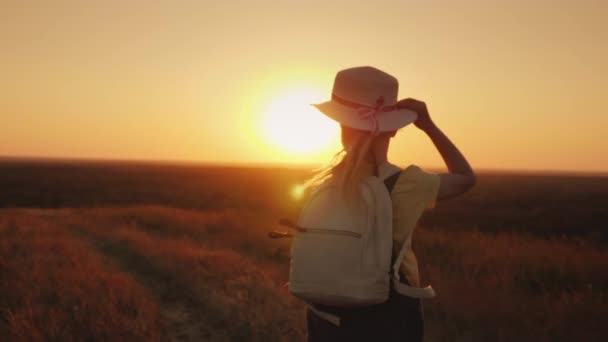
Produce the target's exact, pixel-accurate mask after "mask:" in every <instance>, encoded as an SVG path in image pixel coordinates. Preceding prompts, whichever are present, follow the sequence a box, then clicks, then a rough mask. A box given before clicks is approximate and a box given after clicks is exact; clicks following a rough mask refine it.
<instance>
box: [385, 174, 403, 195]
mask: <svg viewBox="0 0 608 342" xmlns="http://www.w3.org/2000/svg"><path fill="white" fill-rule="evenodd" d="M400 175H401V171H398V172H395V173H394V174H392V175H390V176H389V177H388V178H386V179H385V180H384V185H386V189H387V190H388V193H389V194H391V193H392V192H393V189H394V188H395V184H397V180H398V179H399V176H400Z"/></svg>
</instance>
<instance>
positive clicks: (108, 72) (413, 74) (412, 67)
mask: <svg viewBox="0 0 608 342" xmlns="http://www.w3.org/2000/svg"><path fill="white" fill-rule="evenodd" d="M26 3H27V4H26ZM531 3H532V4H531ZM606 18H608V2H606V1H600V0H598V1H591V0H587V1H545V0H538V1H521V0H514V1H481V0H478V1H471V0H469V1H467V0H465V1H448V0H445V1H424V2H423V1H403V0H402V1H366V2H362V3H361V4H358V3H357V2H355V1H281V2H280V4H279V1H239V2H237V1H225V2H219V1H214V2H211V1H209V2H207V1H114V0H110V1H97V2H93V1H38V2H34V1H3V2H2V9H1V10H0V72H1V75H2V77H0V94H1V95H0V156H44V157H87V158H119V159H161V160H202V161H211V162H239V163H249V162H256V163H260V162H262V163H263V162H271V163H317V162H321V161H323V160H325V159H326V158H327V157H328V156H329V155H330V153H331V152H332V151H333V150H336V149H337V147H338V146H337V140H336V139H333V140H332V142H330V143H327V144H325V145H324V147H323V148H321V149H318V148H317V149H316V150H313V151H308V152H302V151H294V150H293V149H291V150H284V149H283V148H281V147H280V146H278V145H277V136H278V137H279V139H280V137H282V136H281V135H280V134H279V135H277V136H274V138H273V137H269V135H273V134H274V133H277V134H278V132H277V130H278V128H277V125H279V126H280V125H282V126H280V127H281V128H283V129H284V131H285V132H287V133H288V134H287V135H286V136H287V138H286V139H291V137H292V136H294V135H295V134H296V133H297V134H299V135H300V138H301V137H302V135H303V134H305V133H306V132H307V131H308V130H310V131H311V132H310V139H315V134H316V133H317V132H316V130H315V129H310V127H309V126H306V125H305V126H302V125H301V124H293V123H292V120H291V119H290V120H288V121H285V122H284V123H280V124H277V123H276V120H275V121H274V123H272V122H269V118H276V117H277V109H276V108H284V106H283V107H281V105H280V104H281V103H283V105H284V103H285V101H286V100H285V99H286V98H290V96H291V97H293V96H296V95H297V94H306V96H304V97H302V98H299V97H297V96H296V97H297V101H300V102H306V101H307V100H308V99H314V100H315V101H320V100H323V99H324V98H325V97H329V96H330V90H331V85H332V81H333V76H334V74H335V72H336V71H337V70H340V69H343V68H346V67H351V66H358V65H373V66H376V67H378V68H380V69H383V70H385V71H387V72H389V73H391V74H393V75H394V76H396V77H397V78H398V79H399V81H400V96H402V97H410V96H413V97H418V98H420V99H423V100H426V101H427V102H428V104H429V108H430V109H431V115H432V116H433V117H434V119H435V121H436V122H437V123H438V124H439V126H440V127H441V128H443V129H444V131H445V132H446V133H447V134H448V136H450V137H451V138H452V139H453V140H454V142H455V143H456V144H457V145H458V146H459V147H460V148H461V150H462V151H463V152H464V153H465V155H466V156H467V157H468V158H469V160H470V162H471V164H472V165H473V166H474V167H478V168H494V169H532V170H534V169H544V170H579V171H608V152H607V151H608V141H607V140H605V139H603V134H602V133H603V130H604V129H606V128H608V118H607V114H608V102H607V101H605V97H606V96H608V93H607V90H608V20H606ZM294 94H296V95H294ZM281 101H282V102H281ZM297 101H296V100H294V104H296V105H298V106H299V107H298V108H296V109H294V111H293V112H292V113H291V114H290V115H291V117H293V118H297V115H299V114H302V115H308V116H310V115H313V116H314V115H320V114H318V113H315V112H310V111H309V110H308V109H302V108H301V107H302V106H303V105H302V104H301V103H300V102H297ZM296 102H297V103H296ZM269 108H275V109H274V112H273V110H271V109H269ZM279 113H280V110H279ZM308 116H307V117H308ZM294 120H295V119H294ZM306 120H308V119H306ZM314 120H317V119H314ZM314 120H313V121H314ZM321 120H323V119H321ZM296 121H297V120H296ZM320 125H321V126H322V127H323V129H324V132H326V133H324V134H326V135H327V134H331V133H327V132H328V131H327V130H328V129H330V131H329V132H331V128H332V127H334V126H331V125H330V126H328V124H327V123H321V124H320ZM321 126H320V127H321ZM269 127H270V128H269ZM328 127H329V128H328ZM334 128H335V127H334ZM269 129H270V130H271V131H270V132H269V131H268V130H269ZM273 129H274V131H272V130H273ZM334 134H335V129H334ZM274 135H276V134H274ZM325 138H327V137H325ZM334 138H335V137H334ZM273 139H274V140H273ZM299 144H302V143H301V142H299ZM328 144H329V145H328ZM283 147H285V146H283ZM390 157H391V159H392V160H393V161H394V162H396V163H398V164H402V165H404V164H408V163H416V164H418V165H423V166H429V167H437V166H441V165H442V164H441V160H440V158H439V156H438V154H437V152H435V151H434V150H433V148H432V145H431V144H430V142H429V141H428V139H426V138H425V137H424V136H423V135H422V134H421V133H420V132H418V131H416V129H415V128H414V127H408V128H406V129H404V130H403V131H402V132H400V133H399V135H398V137H397V138H396V140H395V141H394V143H393V146H392V150H391V153H390Z"/></svg>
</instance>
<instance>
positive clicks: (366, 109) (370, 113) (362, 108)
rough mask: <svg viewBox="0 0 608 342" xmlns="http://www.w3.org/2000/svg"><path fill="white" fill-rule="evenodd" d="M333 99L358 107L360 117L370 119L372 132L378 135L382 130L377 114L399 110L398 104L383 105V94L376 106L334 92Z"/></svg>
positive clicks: (348, 105)
mask: <svg viewBox="0 0 608 342" xmlns="http://www.w3.org/2000/svg"><path fill="white" fill-rule="evenodd" d="M331 99H332V100H333V101H336V102H338V103H339V104H342V105H344V106H347V107H351V108H353V109H356V110H357V113H359V117H360V118H361V119H362V120H370V121H371V124H372V134H373V135H378V133H379V132H380V125H379V123H378V118H377V117H376V115H377V114H378V113H380V112H392V111H394V110H397V105H392V106H385V107H382V105H383V104H384V97H382V96H380V97H378V99H377V100H376V106H375V107H371V106H368V105H364V104H361V103H356V102H352V101H349V100H346V99H343V98H341V97H339V96H338V95H336V94H332V95H331Z"/></svg>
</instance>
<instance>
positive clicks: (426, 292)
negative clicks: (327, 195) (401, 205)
mask: <svg viewBox="0 0 608 342" xmlns="http://www.w3.org/2000/svg"><path fill="white" fill-rule="evenodd" d="M400 175H401V171H399V172H396V173H394V174H392V175H391V176H389V177H388V178H386V179H385V180H384V185H386V189H387V190H388V193H389V194H392V192H393V189H394V188H395V184H397V180H398V179H399V176H400ZM406 252H407V244H406V242H404V243H403V246H401V249H400V250H399V254H398V255H397V257H396V258H395V261H394V262H393V268H392V272H391V273H392V278H393V288H394V289H395V291H396V292H397V293H399V294H402V295H404V296H408V297H414V298H431V297H435V290H433V288H432V287H431V286H430V285H429V286H427V287H424V288H419V287H413V286H409V285H407V284H404V283H402V282H401V275H400V274H399V268H400V267H401V263H402V262H403V258H405V253H406Z"/></svg>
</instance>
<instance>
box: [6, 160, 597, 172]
mask: <svg viewBox="0 0 608 342" xmlns="http://www.w3.org/2000/svg"><path fill="white" fill-rule="evenodd" d="M11 161H13V162H57V163H61V162H81V163H96V162H97V163H121V164H129V163H131V164H149V165H175V166H197V165H199V166H216V167H252V168H285V169H316V168H319V167H322V166H323V165H324V164H323V163H284V162H283V163H282V162H261V161H260V162H239V161H212V160H194V159H189V160H185V159H182V160H180V159H174V160H171V159H145V158H129V159H127V158H105V157H97V158H93V157H58V156H48V157H47V156H11V155H0V163H2V162H11ZM421 167H422V168H425V169H427V170H429V171H433V172H440V171H442V170H445V167H437V166H421ZM475 169H476V170H477V171H478V172H479V173H486V174H487V173H503V174H545V175H564V176H566V175H573V176H596V177H608V170H603V171H593V170H559V169H514V168H513V169H510V168H475Z"/></svg>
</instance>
